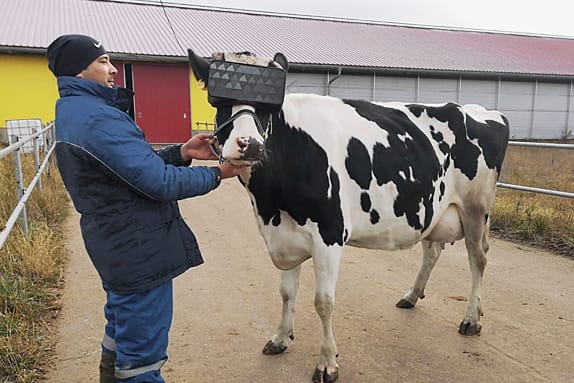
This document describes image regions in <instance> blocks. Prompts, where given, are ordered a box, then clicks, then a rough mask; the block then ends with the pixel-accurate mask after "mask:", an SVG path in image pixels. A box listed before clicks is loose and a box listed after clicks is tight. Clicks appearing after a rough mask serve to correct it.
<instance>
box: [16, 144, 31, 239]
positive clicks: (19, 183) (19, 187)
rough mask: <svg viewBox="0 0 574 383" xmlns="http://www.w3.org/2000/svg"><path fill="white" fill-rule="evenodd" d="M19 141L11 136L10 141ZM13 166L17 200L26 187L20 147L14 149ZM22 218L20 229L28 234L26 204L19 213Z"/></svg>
mask: <svg viewBox="0 0 574 383" xmlns="http://www.w3.org/2000/svg"><path fill="white" fill-rule="evenodd" d="M18 141H20V137H18V136H12V142H18ZM13 154H14V168H15V170H16V172H15V176H16V198H17V200H18V201H20V199H21V198H22V196H23V195H24V193H25V192H26V189H25V188H24V173H23V172H22V159H21V158H20V148H18V149H16V150H15V151H14V153H13ZM20 216H21V218H22V231H23V232H24V234H28V214H27V213H26V206H24V208H23V209H22V213H21V214H20Z"/></svg>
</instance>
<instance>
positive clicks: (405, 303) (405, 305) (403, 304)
mask: <svg viewBox="0 0 574 383" xmlns="http://www.w3.org/2000/svg"><path fill="white" fill-rule="evenodd" d="M396 306H397V307H399V308H401V309H412V308H413V307H415V305H414V303H411V302H409V301H407V300H406V299H401V300H400V301H398V302H397V304H396Z"/></svg>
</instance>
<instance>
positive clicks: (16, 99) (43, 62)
mask: <svg viewBox="0 0 574 383" xmlns="http://www.w3.org/2000/svg"><path fill="white" fill-rule="evenodd" d="M0 73H1V74H2V85H1V86H0V128H5V127H6V120H18V119H33V118H40V119H41V120H42V123H44V124H45V123H47V122H49V121H52V120H53V119H54V106H55V103H56V100H57V99H58V85H57V84H56V78H55V77H54V75H52V72H50V70H49V69H48V60H47V59H46V57H44V56H32V55H6V54H0Z"/></svg>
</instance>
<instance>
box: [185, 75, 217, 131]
mask: <svg viewBox="0 0 574 383" xmlns="http://www.w3.org/2000/svg"><path fill="white" fill-rule="evenodd" d="M189 78H190V89H191V128H192V130H194V131H195V130H208V129H210V130H213V125H212V124H213V121H214V119H215V108H214V107H212V106H211V105H209V103H208V102H207V90H203V89H202V88H201V87H200V86H199V82H198V81H197V80H196V79H195V76H194V75H193V72H192V71H191V70H190V72H189ZM206 123H208V124H210V125H207V126H206V125H205V124H206Z"/></svg>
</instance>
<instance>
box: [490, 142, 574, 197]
mask: <svg viewBox="0 0 574 383" xmlns="http://www.w3.org/2000/svg"><path fill="white" fill-rule="evenodd" d="M508 145H510V146H525V147H534V148H548V149H571V150H572V149H574V145H571V144H552V143H541V142H520V141H510V142H509V143H508ZM496 185H497V186H498V187H501V188H505V189H513V190H520V191H526V192H533V193H541V194H548V195H553V196H557V197H566V198H574V193H570V192H565V191H559V190H550V189H541V188H534V187H530V186H522V185H513V184H505V183H502V182H498V183H497V184H496Z"/></svg>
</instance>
